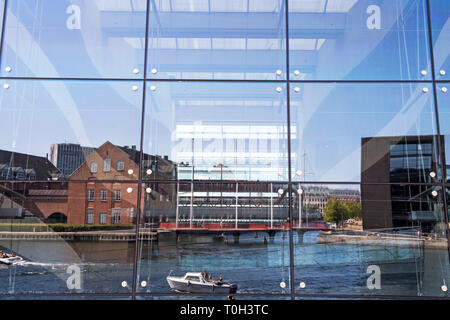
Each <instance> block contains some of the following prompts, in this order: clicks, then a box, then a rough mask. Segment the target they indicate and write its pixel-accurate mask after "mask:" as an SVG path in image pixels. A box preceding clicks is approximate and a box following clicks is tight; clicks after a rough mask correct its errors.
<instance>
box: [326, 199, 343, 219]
mask: <svg viewBox="0 0 450 320" xmlns="http://www.w3.org/2000/svg"><path fill="white" fill-rule="evenodd" d="M324 213H325V216H324V220H325V221H326V222H334V223H339V222H340V221H343V220H345V218H346V214H347V210H346V209H345V207H344V205H343V204H342V202H341V201H339V200H338V199H336V198H332V199H331V200H329V201H328V202H327V204H326V205H325V209H324Z"/></svg>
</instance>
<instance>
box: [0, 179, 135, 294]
mask: <svg viewBox="0 0 450 320" xmlns="http://www.w3.org/2000/svg"><path fill="white" fill-rule="evenodd" d="M1 189H2V207H1V208H0V214H1V215H0V216H1V217H2V221H1V224H0V228H1V232H0V246H1V247H0V249H2V250H3V252H5V253H7V254H10V255H11V254H12V253H13V252H15V255H16V257H15V258H12V257H11V256H10V257H6V256H4V257H2V258H0V262H2V266H1V267H0V277H1V281H0V283H1V284H2V285H1V286H0V292H1V293H43V294H45V293H86V292H89V293H91V292H117V293H126V292H129V291H131V285H132V279H133V263H134V248H135V238H136V231H135V228H134V225H135V223H136V217H137V209H138V201H137V199H138V197H137V194H138V190H137V184H136V183H131V182H125V181H123V182H100V183H99V182H94V181H92V182H75V181H71V180H70V179H69V180H68V181H64V182H59V181H51V182H31V183H30V182H27V183H23V182H22V183H18V182H16V183H14V188H13V190H11V189H10V187H9V186H8V185H5V184H4V183H2V184H1ZM102 191H106V197H105V198H104V199H103V198H101V197H100V194H101V192H102ZM119 194H120V196H118V195H119ZM0 254H1V253H0Z"/></svg>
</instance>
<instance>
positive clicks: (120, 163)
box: [116, 160, 125, 171]
mask: <svg viewBox="0 0 450 320" xmlns="http://www.w3.org/2000/svg"><path fill="white" fill-rule="evenodd" d="M116 170H117V171H123V170H125V161H123V160H119V161H117V164H116Z"/></svg>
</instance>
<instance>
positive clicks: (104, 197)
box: [100, 189, 108, 201]
mask: <svg viewBox="0 0 450 320" xmlns="http://www.w3.org/2000/svg"><path fill="white" fill-rule="evenodd" d="M107 198H108V192H107V191H106V189H101V190H100V201H107Z"/></svg>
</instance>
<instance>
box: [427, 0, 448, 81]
mask: <svg viewBox="0 0 450 320" xmlns="http://www.w3.org/2000/svg"><path fill="white" fill-rule="evenodd" d="M430 15H431V31H432V35H433V53H434V67H435V70H436V79H437V80H448V79H450V77H449V73H450V45H449V43H448V38H449V37H450V18H449V17H450V2H449V1H447V0H432V1H430Z"/></svg>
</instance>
